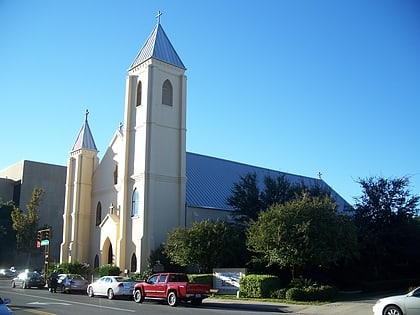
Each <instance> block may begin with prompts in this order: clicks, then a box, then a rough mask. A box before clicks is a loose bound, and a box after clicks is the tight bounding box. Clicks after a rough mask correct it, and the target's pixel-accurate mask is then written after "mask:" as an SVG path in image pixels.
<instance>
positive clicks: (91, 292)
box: [88, 287, 95, 297]
mask: <svg viewBox="0 0 420 315" xmlns="http://www.w3.org/2000/svg"><path fill="white" fill-rule="evenodd" d="M88 296H89V297H94V296H95V294H94V293H93V288H92V287H89V288H88Z"/></svg>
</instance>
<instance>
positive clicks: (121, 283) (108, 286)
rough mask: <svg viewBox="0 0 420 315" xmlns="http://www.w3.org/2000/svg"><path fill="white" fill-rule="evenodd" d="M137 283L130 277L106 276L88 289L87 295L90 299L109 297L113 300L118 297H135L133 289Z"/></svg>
mask: <svg viewBox="0 0 420 315" xmlns="http://www.w3.org/2000/svg"><path fill="white" fill-rule="evenodd" d="M135 284H136V282H135V281H134V280H132V279H130V278H128V277H121V276H104V277H102V278H99V279H98V280H96V281H95V282H93V283H91V284H89V285H88V287H87V294H88V295H89V296H90V297H93V296H95V295H103V296H107V297H108V299H110V300H112V299H113V298H114V297H116V296H126V297H131V296H133V289H134V285H135Z"/></svg>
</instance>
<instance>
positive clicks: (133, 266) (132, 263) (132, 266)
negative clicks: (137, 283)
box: [130, 253, 137, 272]
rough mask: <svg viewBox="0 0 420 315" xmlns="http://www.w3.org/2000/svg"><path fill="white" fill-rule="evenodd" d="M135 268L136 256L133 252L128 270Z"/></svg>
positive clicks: (131, 270)
mask: <svg viewBox="0 0 420 315" xmlns="http://www.w3.org/2000/svg"><path fill="white" fill-rule="evenodd" d="M136 270H137V256H136V254H134V253H133V255H132V256H131V266H130V272H136Z"/></svg>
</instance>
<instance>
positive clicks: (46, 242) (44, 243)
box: [41, 240, 50, 246]
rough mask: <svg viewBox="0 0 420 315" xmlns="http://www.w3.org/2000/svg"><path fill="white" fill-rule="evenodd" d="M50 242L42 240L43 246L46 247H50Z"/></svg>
mask: <svg viewBox="0 0 420 315" xmlns="http://www.w3.org/2000/svg"><path fill="white" fill-rule="evenodd" d="M49 244H50V241H49V240H42V241H41V246H45V245H49Z"/></svg>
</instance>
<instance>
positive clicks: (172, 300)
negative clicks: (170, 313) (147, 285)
mask: <svg viewBox="0 0 420 315" xmlns="http://www.w3.org/2000/svg"><path fill="white" fill-rule="evenodd" d="M166 300H167V302H168V304H169V306H177V305H178V297H177V296H176V293H175V292H174V291H172V292H169V293H168V296H167V299H166Z"/></svg>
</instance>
